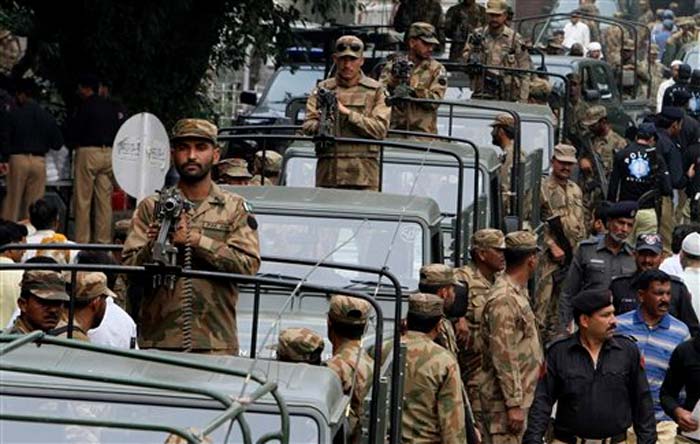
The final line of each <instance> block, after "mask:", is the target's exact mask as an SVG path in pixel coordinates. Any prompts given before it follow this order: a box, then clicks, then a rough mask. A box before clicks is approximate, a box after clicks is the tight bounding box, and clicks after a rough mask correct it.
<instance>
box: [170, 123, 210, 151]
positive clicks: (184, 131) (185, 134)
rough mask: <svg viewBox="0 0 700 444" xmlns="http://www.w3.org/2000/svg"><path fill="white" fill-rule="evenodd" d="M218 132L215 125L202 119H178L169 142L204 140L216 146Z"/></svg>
mask: <svg viewBox="0 0 700 444" xmlns="http://www.w3.org/2000/svg"><path fill="white" fill-rule="evenodd" d="M218 132H219V130H218V128H217V127H216V125H214V124H213V123H211V122H209V121H208V120H204V119H180V120H178V121H177V123H176V124H175V126H174V127H173V130H172V134H171V137H170V138H171V140H173V141H174V140H177V139H185V138H189V137H194V138H197V139H206V140H208V141H210V142H211V143H213V144H214V145H216V135H217V133H218Z"/></svg>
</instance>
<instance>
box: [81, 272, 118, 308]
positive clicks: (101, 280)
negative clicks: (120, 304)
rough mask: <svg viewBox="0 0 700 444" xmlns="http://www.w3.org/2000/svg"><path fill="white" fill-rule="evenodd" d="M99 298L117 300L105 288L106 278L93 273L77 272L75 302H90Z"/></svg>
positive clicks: (102, 274) (114, 295)
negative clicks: (108, 297) (105, 297)
mask: <svg viewBox="0 0 700 444" xmlns="http://www.w3.org/2000/svg"><path fill="white" fill-rule="evenodd" d="M100 296H111V297H113V298H115V299H116V298H117V295H116V294H114V292H113V291H112V290H110V289H109V288H108V287H107V276H106V275H105V274H104V273H99V272H95V271H90V272H85V271H80V272H78V276H77V279H76V288H75V300H76V301H83V302H84V301H90V300H92V299H95V298H97V297H100Z"/></svg>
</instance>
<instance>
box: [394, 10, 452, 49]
mask: <svg viewBox="0 0 700 444" xmlns="http://www.w3.org/2000/svg"><path fill="white" fill-rule="evenodd" d="M398 3H399V7H398V8H397V9H396V14H395V15H394V29H396V31H398V32H405V31H407V30H408V27H409V26H411V24H412V23H415V22H426V23H430V24H431V25H433V28H435V31H436V33H437V38H438V40H439V41H441V42H443V41H444V40H445V38H444V36H443V35H442V29H443V27H444V25H443V20H444V16H443V14H442V7H441V5H440V1H439V0H400V1H399V2H398Z"/></svg>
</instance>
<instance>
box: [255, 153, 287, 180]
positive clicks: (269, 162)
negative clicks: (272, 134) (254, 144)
mask: <svg viewBox="0 0 700 444" xmlns="http://www.w3.org/2000/svg"><path fill="white" fill-rule="evenodd" d="M262 162H263V151H258V152H257V153H255V169H256V172H258V173H259V172H261V171H262ZM281 170H282V155H281V154H280V153H278V152H277V151H272V150H265V172H266V173H267V172H271V173H277V174H279V172H280V171H281Z"/></svg>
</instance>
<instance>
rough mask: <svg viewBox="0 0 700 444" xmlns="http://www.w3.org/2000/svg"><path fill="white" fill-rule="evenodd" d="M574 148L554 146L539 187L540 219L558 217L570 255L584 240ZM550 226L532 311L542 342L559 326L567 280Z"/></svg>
mask: <svg viewBox="0 0 700 444" xmlns="http://www.w3.org/2000/svg"><path fill="white" fill-rule="evenodd" d="M576 162H577V161H576V148H574V147H573V146H571V145H563V144H559V145H557V146H555V147H554V155H553V156H552V174H551V175H550V176H549V177H548V178H547V179H545V180H543V181H542V184H541V186H540V205H541V207H540V217H541V220H543V221H547V220H548V219H549V218H551V217H556V216H559V218H560V221H561V226H562V228H563V230H562V231H563V234H564V237H565V238H566V241H567V242H568V249H569V250H570V251H571V253H573V251H574V249H575V248H576V245H578V243H579V242H580V241H581V240H583V239H584V238H585V237H586V225H585V219H584V216H583V195H582V193H581V188H579V187H578V185H576V184H575V183H574V182H573V181H571V180H569V178H570V177H571V171H572V169H573V168H574V166H575V165H576ZM560 242H561V241H560V240H558V239H557V236H556V235H555V234H554V233H553V232H552V230H551V228H550V227H549V225H547V226H546V229H545V232H544V248H545V250H544V253H543V254H542V256H541V259H540V263H539V273H538V276H539V281H538V282H537V291H536V294H535V299H534V303H533V309H534V312H535V315H536V317H537V321H538V323H539V326H540V332H541V335H542V338H543V340H544V341H545V342H549V340H550V339H552V338H553V337H554V335H555V333H556V331H557V329H558V327H559V324H558V323H557V321H556V316H557V309H558V308H557V301H558V300H559V291H560V290H561V281H563V279H564V277H566V270H567V269H568V264H566V263H565V262H566V255H565V249H566V248H567V246H566V245H564V246H562V245H561V244H560Z"/></svg>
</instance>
